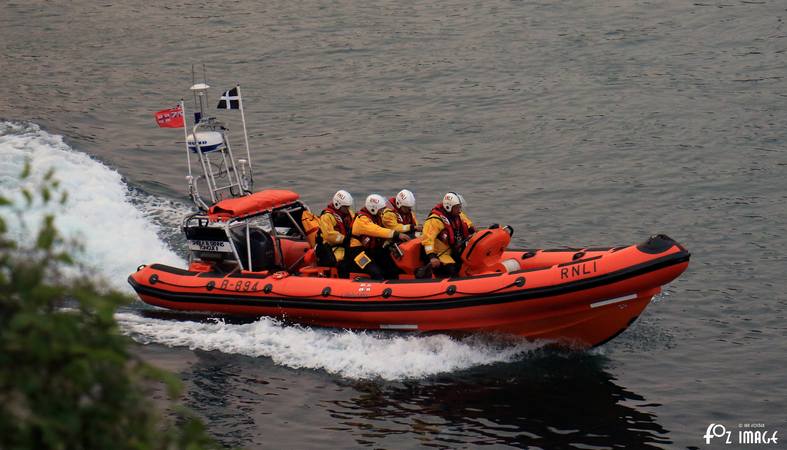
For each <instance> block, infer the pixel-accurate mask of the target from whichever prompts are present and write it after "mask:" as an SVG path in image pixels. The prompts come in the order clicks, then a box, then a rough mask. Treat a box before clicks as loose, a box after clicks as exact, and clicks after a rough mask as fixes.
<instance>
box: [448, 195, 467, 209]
mask: <svg viewBox="0 0 787 450" xmlns="http://www.w3.org/2000/svg"><path fill="white" fill-rule="evenodd" d="M456 205H462V206H464V205H465V199H464V198H463V197H462V196H461V195H459V194H457V193H456V192H449V193H447V194H445V197H443V208H445V210H446V211H451V209H452V208H453V207H454V206H456Z"/></svg>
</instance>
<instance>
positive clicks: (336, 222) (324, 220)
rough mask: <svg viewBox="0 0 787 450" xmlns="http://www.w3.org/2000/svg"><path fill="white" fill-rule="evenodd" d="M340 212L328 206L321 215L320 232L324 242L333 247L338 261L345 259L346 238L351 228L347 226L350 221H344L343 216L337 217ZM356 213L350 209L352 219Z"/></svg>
mask: <svg viewBox="0 0 787 450" xmlns="http://www.w3.org/2000/svg"><path fill="white" fill-rule="evenodd" d="M337 215H338V213H336V212H334V210H333V208H327V209H326V210H325V211H323V212H322V214H321V215H320V233H321V234H322V242H323V244H325V245H328V246H330V247H332V250H333V256H335V257H336V262H339V261H342V260H343V259H344V246H343V243H344V239H345V237H347V236H348V234H349V233H350V232H351V230H348V229H347V227H348V225H349V223H346V222H347V221H342V220H341V218H340V217H341V216H339V217H337ZM354 217H355V214H354V213H353V212H352V211H350V219H349V221H352V220H353V218H354Z"/></svg>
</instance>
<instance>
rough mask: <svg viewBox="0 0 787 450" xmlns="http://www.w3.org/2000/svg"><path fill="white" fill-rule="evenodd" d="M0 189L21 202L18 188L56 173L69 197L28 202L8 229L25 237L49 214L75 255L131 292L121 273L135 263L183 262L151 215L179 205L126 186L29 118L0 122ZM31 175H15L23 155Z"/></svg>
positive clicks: (162, 216)
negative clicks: (78, 246) (74, 244)
mask: <svg viewBox="0 0 787 450" xmlns="http://www.w3.org/2000/svg"><path fill="white" fill-rule="evenodd" d="M0 154H2V155H3V159H2V162H1V163H0V193H2V194H3V195H6V196H9V197H11V198H12V199H13V200H14V201H15V203H16V204H17V205H24V204H25V199H24V197H23V196H22V194H21V191H20V189H18V188H19V187H20V182H21V183H22V186H21V187H24V188H27V189H29V190H31V191H35V189H36V188H37V187H39V186H40V183H41V181H42V178H43V176H44V174H45V173H46V172H47V171H49V169H50V168H51V169H54V170H55V178H56V179H57V180H58V181H59V182H60V186H61V187H62V189H63V190H64V191H65V192H67V193H68V201H67V203H66V204H64V205H61V204H59V202H58V201H57V200H54V201H52V202H50V203H49V204H43V203H42V202H41V201H40V200H36V201H34V202H33V203H32V204H31V205H30V206H29V207H27V211H26V214H25V215H24V217H22V218H20V220H19V221H17V220H10V221H9V223H8V225H9V228H10V229H9V231H10V233H11V235H12V236H13V237H14V238H15V239H17V240H19V241H21V242H28V243H29V242H32V241H33V240H34V239H35V237H36V233H37V230H38V227H39V224H40V223H41V220H42V219H43V217H44V216H45V215H47V214H54V215H55V224H56V226H57V228H58V230H59V231H60V232H61V234H63V236H65V237H66V238H67V239H76V240H78V241H79V242H80V244H81V247H82V248H81V249H79V250H77V249H75V250H74V251H75V253H76V254H75V255H74V256H76V260H77V261H78V262H80V263H82V264H84V265H85V266H86V267H87V268H88V269H89V270H91V271H93V272H94V273H97V274H99V275H100V276H102V277H103V278H104V279H105V280H106V281H107V282H108V283H109V284H110V286H112V287H114V288H116V289H120V290H122V291H124V292H129V293H131V292H132V291H131V289H130V287H129V286H128V283H127V282H126V277H128V274H129V273H131V272H132V271H134V270H135V269H136V267H137V266H139V265H140V264H142V263H146V262H151V261H157V262H162V263H165V264H171V265H175V266H183V265H184V264H185V262H184V261H183V259H182V258H181V257H180V256H178V255H177V254H175V252H173V251H172V250H171V249H170V248H169V246H168V245H167V244H166V243H165V242H164V241H162V239H161V238H160V237H159V236H160V235H166V234H167V231H165V229H163V228H161V227H160V226H159V225H157V224H156V222H155V220H154V219H153V218H159V220H163V221H168V220H170V218H171V217H172V216H174V215H176V213H177V212H178V210H179V206H178V204H177V203H175V202H169V201H166V200H161V199H157V198H155V197H153V196H149V195H146V194H145V193H143V192H142V191H140V190H138V189H132V188H130V187H129V186H128V185H127V184H126V183H125V182H124V181H123V177H122V176H121V175H120V174H119V173H118V172H117V171H115V170H112V169H110V168H109V167H107V166H105V165H104V164H102V163H101V162H99V161H97V160H95V159H92V158H91V157H90V156H88V155H87V154H85V153H82V152H79V151H76V150H74V149H73V148H71V147H70V146H69V145H68V144H66V143H65V142H64V140H63V137H62V136H59V135H56V134H50V133H48V132H46V131H44V130H42V129H41V128H40V127H39V126H38V125H36V124H32V123H18V122H0ZM26 161H29V163H30V166H31V175H30V177H29V178H28V179H26V180H20V178H19V175H20V174H21V173H22V171H23V168H24V166H25V162H26Z"/></svg>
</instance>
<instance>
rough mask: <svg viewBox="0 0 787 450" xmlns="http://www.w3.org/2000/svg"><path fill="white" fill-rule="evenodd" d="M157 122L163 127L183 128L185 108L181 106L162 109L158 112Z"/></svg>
mask: <svg viewBox="0 0 787 450" xmlns="http://www.w3.org/2000/svg"><path fill="white" fill-rule="evenodd" d="M156 123H157V124H158V126H159V127H161V128H183V110H182V109H180V106H178V107H177V108H171V109H162V110H161V111H159V112H157V113H156Z"/></svg>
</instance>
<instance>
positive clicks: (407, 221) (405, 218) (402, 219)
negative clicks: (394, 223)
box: [388, 197, 415, 230]
mask: <svg viewBox="0 0 787 450" xmlns="http://www.w3.org/2000/svg"><path fill="white" fill-rule="evenodd" d="M388 203H390V204H391V208H389V209H390V210H391V211H393V212H394V213H395V214H396V220H398V221H399V223H401V224H402V225H410V230H413V229H414V228H415V221H414V220H413V213H412V212H410V214H404V213H402V211H400V210H399V208H397V207H396V197H391V198H389V199H388Z"/></svg>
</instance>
